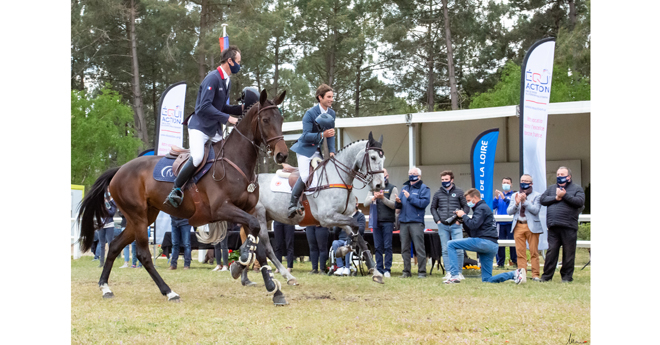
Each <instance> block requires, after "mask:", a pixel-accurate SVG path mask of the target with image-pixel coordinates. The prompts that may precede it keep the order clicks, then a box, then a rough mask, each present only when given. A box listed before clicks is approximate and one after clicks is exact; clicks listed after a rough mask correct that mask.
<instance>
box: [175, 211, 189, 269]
mask: <svg viewBox="0 0 660 345" xmlns="http://www.w3.org/2000/svg"><path fill="white" fill-rule="evenodd" d="M170 217H171V218H172V257H171V258H170V267H169V269H170V270H175V269H176V267H177V260H178V259H179V250H180V245H181V244H183V250H184V251H183V269H184V270H187V269H189V268H190V261H192V253H191V252H192V249H191V246H190V224H188V219H182V218H177V217H174V216H170Z"/></svg>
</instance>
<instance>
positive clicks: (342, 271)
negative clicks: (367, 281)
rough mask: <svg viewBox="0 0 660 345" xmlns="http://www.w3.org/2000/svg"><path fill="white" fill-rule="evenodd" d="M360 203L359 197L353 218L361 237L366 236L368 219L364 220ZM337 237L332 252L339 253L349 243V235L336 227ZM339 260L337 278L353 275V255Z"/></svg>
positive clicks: (347, 255) (356, 199) (356, 200)
mask: <svg viewBox="0 0 660 345" xmlns="http://www.w3.org/2000/svg"><path fill="white" fill-rule="evenodd" d="M358 206H359V203H358V198H357V196H356V197H355V212H354V213H353V218H355V220H356V221H357V223H358V233H359V234H360V236H364V228H365V225H366V219H365V218H364V214H362V212H360V209H358ZM332 229H333V231H334V233H335V235H336V236H337V237H336V238H337V240H335V241H332V250H333V251H334V252H335V253H337V249H339V247H341V246H345V245H346V242H347V241H348V234H346V231H344V229H342V228H340V227H338V226H335V227H334V228H332ZM336 259H337V270H336V271H335V272H334V275H336V276H347V275H350V274H351V269H350V267H351V253H349V254H346V256H344V257H343V258H341V257H336Z"/></svg>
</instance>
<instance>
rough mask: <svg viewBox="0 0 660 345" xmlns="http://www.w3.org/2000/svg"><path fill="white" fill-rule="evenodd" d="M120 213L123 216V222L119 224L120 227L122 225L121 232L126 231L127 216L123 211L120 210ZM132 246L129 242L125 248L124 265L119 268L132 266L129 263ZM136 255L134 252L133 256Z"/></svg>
mask: <svg viewBox="0 0 660 345" xmlns="http://www.w3.org/2000/svg"><path fill="white" fill-rule="evenodd" d="M119 215H120V216H121V224H120V225H119V227H120V232H119V233H122V232H124V230H126V217H124V214H123V213H121V212H119ZM115 237H116V236H115ZM130 247H131V245H130V244H128V245H126V247H125V248H124V265H123V266H121V267H119V268H129V267H131V266H130V265H129V263H128V262H129V259H130V257H131V253H130V249H129V248H130ZM135 256H136V254H135V253H133V257H135Z"/></svg>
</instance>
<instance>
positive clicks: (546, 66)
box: [520, 38, 555, 250]
mask: <svg viewBox="0 0 660 345" xmlns="http://www.w3.org/2000/svg"><path fill="white" fill-rule="evenodd" d="M554 55H555V41H554V38H549V39H544V40H541V41H538V42H536V43H534V45H532V47H531V48H530V50H529V51H528V52H527V55H526V56H525V61H524V62H523V66H522V67H523V69H522V78H521V79H522V81H521V97H520V119H521V121H520V126H521V128H520V140H521V145H522V146H521V155H522V162H523V172H524V173H525V174H529V175H531V176H532V178H533V181H534V187H533V188H534V190H535V191H537V192H539V193H543V192H544V191H545V189H546V188H547V186H546V176H545V165H546V162H545V144H546V135H547V132H548V104H549V103H550V88H551V85H552V64H553V61H554ZM546 212H547V210H546V207H542V208H541V213H540V214H539V216H540V218H541V224H542V226H543V234H542V235H541V236H540V238H539V250H545V249H548V233H547V231H548V230H547V223H546Z"/></svg>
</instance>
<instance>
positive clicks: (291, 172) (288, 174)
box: [276, 157, 323, 188]
mask: <svg viewBox="0 0 660 345" xmlns="http://www.w3.org/2000/svg"><path fill="white" fill-rule="evenodd" d="M322 161H323V160H322V159H320V158H318V157H314V158H313V159H312V161H311V162H309V178H308V179H307V181H309V182H310V183H311V179H312V177H313V176H312V175H313V174H314V170H315V169H316V167H318V166H319V163H321V162H322ZM276 174H277V176H279V177H282V178H286V179H289V186H291V188H293V186H294V185H295V184H296V181H298V178H299V177H300V170H298V167H294V166H291V165H289V164H286V163H282V169H278V170H277V172H276Z"/></svg>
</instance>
